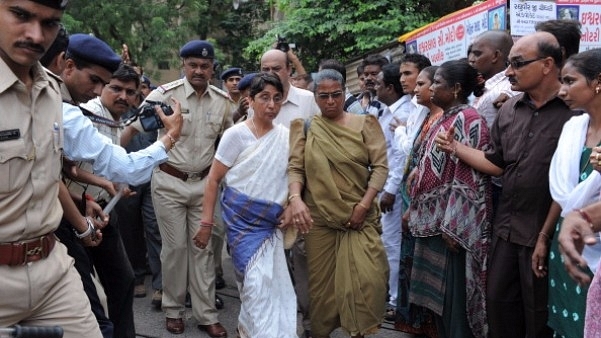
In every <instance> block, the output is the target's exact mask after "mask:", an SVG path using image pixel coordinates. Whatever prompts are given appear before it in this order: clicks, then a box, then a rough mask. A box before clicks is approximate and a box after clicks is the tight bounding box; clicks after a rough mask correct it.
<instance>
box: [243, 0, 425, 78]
mask: <svg viewBox="0 0 601 338" xmlns="http://www.w3.org/2000/svg"><path fill="white" fill-rule="evenodd" d="M278 8H279V9H280V10H281V11H282V12H283V16H284V20H282V21H278V22H275V23H273V26H272V27H270V29H269V31H267V33H266V34H265V35H264V36H263V37H262V38H259V39H257V40H255V41H252V42H251V43H250V44H249V46H248V47H247V48H246V49H245V56H246V57H247V58H250V59H257V58H258V57H260V55H261V54H262V53H263V52H264V51H265V50H266V49H268V48H270V46H271V44H272V43H273V41H274V40H275V35H276V34H280V35H283V36H285V37H286V38H287V40H288V41H289V42H293V43H296V45H297V50H296V53H297V54H299V57H300V59H301V60H302V62H303V65H304V66H305V68H307V69H308V70H315V69H316V68H317V64H318V63H319V61H320V60H321V59H325V58H336V59H338V60H340V61H342V62H346V61H347V60H349V59H350V58H353V57H356V56H359V55H361V54H364V53H366V52H368V51H370V50H372V49H374V48H377V47H380V46H383V45H386V44H389V43H391V42H393V41H395V40H396V38H397V37H398V36H400V35H401V34H403V33H405V32H408V31H410V30H413V29H415V28H418V27H420V26H422V25H424V24H426V23H428V22H430V21H432V20H433V19H434V18H433V17H432V16H431V15H430V14H428V12H427V11H423V10H420V9H422V8H420V5H419V3H418V2H417V1H413V0H373V1H369V2H365V1H362V0H348V1H345V0H327V1H326V0H281V1H279V7H278Z"/></svg>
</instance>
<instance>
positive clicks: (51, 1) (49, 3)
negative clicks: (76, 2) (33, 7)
mask: <svg viewBox="0 0 601 338" xmlns="http://www.w3.org/2000/svg"><path fill="white" fill-rule="evenodd" d="M31 1H33V2H37V3H39V4H40V5H44V6H46V7H50V8H54V9H60V10H61V11H64V10H65V8H67V3H69V1H68V0H31Z"/></svg>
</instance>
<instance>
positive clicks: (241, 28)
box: [63, 0, 269, 67]
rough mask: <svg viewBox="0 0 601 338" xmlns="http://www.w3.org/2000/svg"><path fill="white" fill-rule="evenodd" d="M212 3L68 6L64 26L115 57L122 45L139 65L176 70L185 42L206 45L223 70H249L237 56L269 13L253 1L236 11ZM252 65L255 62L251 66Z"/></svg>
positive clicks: (164, 0)
mask: <svg viewBox="0 0 601 338" xmlns="http://www.w3.org/2000/svg"><path fill="white" fill-rule="evenodd" d="M225 5H226V7H225V8H224V2H221V1H219V2H218V1H212V0H161V1H157V0H140V1H135V2H132V1H129V0H104V1H86V0H71V1H70V4H69V8H68V10H67V12H66V13H65V16H64V19H63V22H64V24H65V27H66V28H67V30H68V31H69V32H70V33H92V34H94V35H95V36H96V37H98V38H100V39H102V40H104V41H106V42H107V43H108V44H109V45H110V46H112V47H113V48H114V49H115V50H116V51H117V52H119V53H120V52H121V46H122V44H124V43H126V44H127V45H128V47H129V51H130V54H131V57H132V59H133V60H134V61H136V62H137V63H138V64H141V65H154V66H159V64H160V63H163V62H168V63H170V65H171V66H177V64H178V62H179V59H178V55H177V53H178V51H179V48H180V47H181V46H182V45H183V44H184V43H185V42H186V41H188V40H190V39H194V38H196V39H208V40H210V41H211V42H212V43H213V44H214V45H215V49H216V59H217V60H218V61H219V62H220V64H222V65H241V66H243V67H244V66H249V67H250V65H251V63H243V62H242V51H243V48H244V47H245V46H246V44H247V42H248V41H250V40H251V39H253V38H254V36H253V34H252V33H253V32H257V29H256V27H259V26H261V24H262V23H263V22H264V21H265V20H267V19H268V18H269V7H266V6H265V5H264V3H263V1H262V0H252V1H249V2H248V3H245V4H244V6H242V7H241V8H240V9H239V10H237V11H235V10H234V9H233V8H232V6H231V4H230V3H229V2H226V3H225ZM253 64H254V62H253Z"/></svg>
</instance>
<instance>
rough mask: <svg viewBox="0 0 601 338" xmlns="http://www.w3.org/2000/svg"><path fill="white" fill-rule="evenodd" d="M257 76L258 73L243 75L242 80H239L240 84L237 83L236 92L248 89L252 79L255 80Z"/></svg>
mask: <svg viewBox="0 0 601 338" xmlns="http://www.w3.org/2000/svg"><path fill="white" fill-rule="evenodd" d="M257 74H259V73H249V74H246V75H244V77H243V78H242V80H240V82H238V90H245V89H248V88H249V87H250V84H251V83H252V81H253V79H254V78H255V76H257Z"/></svg>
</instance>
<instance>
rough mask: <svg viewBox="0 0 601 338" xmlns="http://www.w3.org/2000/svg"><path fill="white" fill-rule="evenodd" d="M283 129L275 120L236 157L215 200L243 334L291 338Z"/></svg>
mask: <svg viewBox="0 0 601 338" xmlns="http://www.w3.org/2000/svg"><path fill="white" fill-rule="evenodd" d="M287 165H288V129H287V128H285V127H282V126H281V125H277V126H275V127H274V129H273V130H271V131H270V132H269V133H267V134H265V135H264V136H263V137H261V138H260V139H259V140H257V142H256V143H254V144H253V145H251V146H249V147H248V148H246V149H245V150H244V151H242V152H241V153H240V155H239V156H238V157H237V159H236V161H235V162H234V164H233V165H232V166H231V168H230V169H229V171H228V172H227V174H226V176H225V189H224V191H223V195H222V200H221V205H222V208H223V220H224V222H225V224H226V227H227V240H228V244H229V246H230V250H231V256H232V261H233V264H234V270H235V272H236V277H237V279H238V281H239V283H240V300H241V306H240V315H239V317H238V330H239V332H240V336H241V337H243V338H246V337H252V338H255V337H256V338H259V337H261V338H288V337H290V338H292V337H293V338H296V337H297V334H296V328H297V327H296V306H297V305H296V296H295V293H294V289H293V286H292V282H291V280H290V274H289V272H288V268H287V265H286V258H285V254H284V247H283V235H282V232H281V231H280V230H279V229H278V228H277V224H278V223H279V220H278V217H279V216H280V215H281V213H282V212H283V207H282V205H283V204H284V202H285V200H286V196H287V194H288V188H287V186H288V180H287V176H286V168H287Z"/></svg>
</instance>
